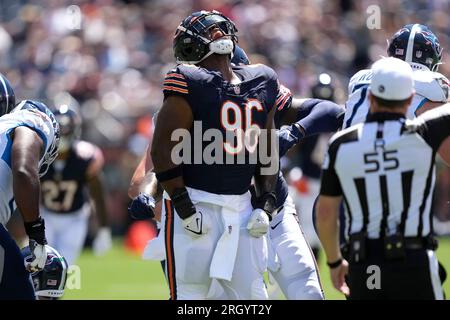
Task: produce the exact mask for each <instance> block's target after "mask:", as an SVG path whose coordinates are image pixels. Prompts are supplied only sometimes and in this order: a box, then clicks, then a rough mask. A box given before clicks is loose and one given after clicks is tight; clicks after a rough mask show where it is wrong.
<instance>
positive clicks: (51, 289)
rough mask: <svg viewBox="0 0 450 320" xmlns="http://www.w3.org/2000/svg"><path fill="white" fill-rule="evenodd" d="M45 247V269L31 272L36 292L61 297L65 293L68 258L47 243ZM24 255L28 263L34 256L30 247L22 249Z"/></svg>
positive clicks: (37, 294) (40, 295)
mask: <svg viewBox="0 0 450 320" xmlns="http://www.w3.org/2000/svg"><path fill="white" fill-rule="evenodd" d="M45 249H46V250H47V261H46V262H45V266H44V269H42V270H41V271H37V272H33V273H32V274H31V278H32V280H33V287H34V292H35V294H36V296H37V297H45V298H52V299H56V298H60V297H62V295H63V294H64V287H65V285H66V280H67V269H68V267H69V266H68V265H67V261H66V259H65V258H64V257H63V256H62V255H61V254H59V252H58V251H57V250H56V249H54V248H52V247H50V246H49V245H46V246H45ZM22 257H23V259H24V262H25V265H26V264H27V263H28V262H29V260H30V259H31V257H32V253H31V251H30V247H28V246H27V247H25V248H23V249H22Z"/></svg>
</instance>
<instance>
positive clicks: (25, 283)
mask: <svg viewBox="0 0 450 320" xmlns="http://www.w3.org/2000/svg"><path fill="white" fill-rule="evenodd" d="M0 96H1V99H0V100H1V102H0V105H1V115H2V116H1V118H0V154H1V156H0V158H1V159H0V189H1V192H0V300H5V299H34V298H35V295H34V290H33V286H32V283H31V281H30V274H29V272H28V271H30V272H35V271H39V270H42V269H43V268H44V265H45V262H46V259H47V252H46V249H45V245H46V243H47V241H46V238H45V225H44V220H43V219H42V218H41V217H40V211H39V197H40V183H39V177H40V176H42V175H43V174H44V173H45V171H46V169H47V168H48V165H49V164H50V163H51V162H52V161H53V160H54V159H55V157H56V155H57V150H58V142H59V126H58V123H57V122H56V120H55V118H54V116H53V114H52V113H51V111H50V110H49V109H48V108H47V107H46V106H45V105H44V104H43V103H41V102H38V101H31V100H25V101H22V102H20V103H19V105H18V106H17V107H15V108H14V109H13V110H12V111H10V110H11V108H12V107H14V94H13V92H12V89H11V87H10V86H9V84H8V83H7V80H6V79H5V78H4V77H3V76H0ZM8 112H9V113H8ZM16 208H17V209H18V210H19V211H20V213H21V214H22V217H23V220H24V225H25V231H26V233H27V235H28V237H29V247H30V251H31V255H32V257H31V259H29V260H28V264H27V269H28V271H27V269H26V268H25V266H24V263H23V258H22V254H21V252H20V249H19V248H18V247H17V245H16V244H15V241H14V240H13V239H12V237H11V235H10V234H9V232H8V231H7V230H6V228H5V225H6V223H7V222H8V220H9V219H10V217H11V214H12V213H13V211H14V210H15V209H16Z"/></svg>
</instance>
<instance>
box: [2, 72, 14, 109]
mask: <svg viewBox="0 0 450 320" xmlns="http://www.w3.org/2000/svg"><path fill="white" fill-rule="evenodd" d="M15 106H16V95H15V94H14V90H13V89H12V87H11V84H10V83H9V81H8V79H6V77H5V76H4V75H2V74H0V116H2V115H4V114H7V113H9V112H10V111H11V110H12V109H14V107H15Z"/></svg>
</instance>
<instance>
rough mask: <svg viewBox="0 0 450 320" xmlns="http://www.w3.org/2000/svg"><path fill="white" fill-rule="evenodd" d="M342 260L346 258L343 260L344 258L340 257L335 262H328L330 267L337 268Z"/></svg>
mask: <svg viewBox="0 0 450 320" xmlns="http://www.w3.org/2000/svg"><path fill="white" fill-rule="evenodd" d="M342 261H344V260H342V258H339V260H337V261H335V262H332V263H329V262H327V265H328V267H330V269H335V268H337V267H339V266H340V265H341V264H342Z"/></svg>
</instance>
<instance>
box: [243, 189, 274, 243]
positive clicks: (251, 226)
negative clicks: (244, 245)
mask: <svg viewBox="0 0 450 320" xmlns="http://www.w3.org/2000/svg"><path fill="white" fill-rule="evenodd" d="M276 202H277V198H276V196H275V193H273V192H267V193H264V194H263V195H262V196H261V197H256V193H255V192H252V205H253V208H254V210H253V212H252V214H251V216H250V219H249V221H248V223H247V230H248V232H249V233H250V235H251V236H253V237H256V238H259V237H262V236H263V235H265V234H266V233H267V231H268V230H269V225H270V221H271V220H272V216H273V215H275V214H276V212H277V208H276Z"/></svg>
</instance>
